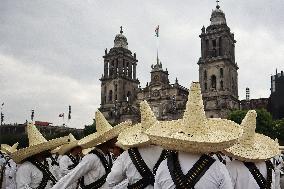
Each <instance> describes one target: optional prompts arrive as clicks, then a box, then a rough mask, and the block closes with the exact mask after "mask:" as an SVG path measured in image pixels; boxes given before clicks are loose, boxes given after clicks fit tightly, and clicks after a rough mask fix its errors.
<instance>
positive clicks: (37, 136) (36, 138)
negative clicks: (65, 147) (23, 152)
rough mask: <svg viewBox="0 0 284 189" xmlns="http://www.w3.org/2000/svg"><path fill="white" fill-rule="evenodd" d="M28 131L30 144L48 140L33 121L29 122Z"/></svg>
mask: <svg viewBox="0 0 284 189" xmlns="http://www.w3.org/2000/svg"><path fill="white" fill-rule="evenodd" d="M27 133H28V139H29V146H34V145H37V144H41V143H44V142H47V140H46V139H45V138H44V137H43V136H42V134H41V133H40V132H39V130H38V129H37V128H36V126H35V125H34V124H33V123H28V125H27Z"/></svg>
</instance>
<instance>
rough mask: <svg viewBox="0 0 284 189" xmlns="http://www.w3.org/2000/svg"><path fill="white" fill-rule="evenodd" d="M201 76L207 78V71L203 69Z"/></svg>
mask: <svg viewBox="0 0 284 189" xmlns="http://www.w3.org/2000/svg"><path fill="white" fill-rule="evenodd" d="M203 77H204V80H207V71H206V70H204V73H203Z"/></svg>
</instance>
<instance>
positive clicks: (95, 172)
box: [52, 153, 108, 189]
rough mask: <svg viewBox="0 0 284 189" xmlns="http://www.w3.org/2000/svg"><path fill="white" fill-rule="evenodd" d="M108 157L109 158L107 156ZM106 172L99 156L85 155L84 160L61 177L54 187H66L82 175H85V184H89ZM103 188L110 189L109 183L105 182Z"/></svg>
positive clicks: (61, 188) (58, 188) (54, 188)
mask: <svg viewBox="0 0 284 189" xmlns="http://www.w3.org/2000/svg"><path fill="white" fill-rule="evenodd" d="M106 159H107V160H108V157H107V156H106ZM105 174H106V171H105V168H104V166H103V164H102V163H101V160H100V159H99V157H98V156H97V155H95V154H92V153H90V154H87V155H86V156H84V157H83V158H82V161H81V162H80V163H79V164H78V165H77V166H76V167H75V168H74V169H73V170H72V171H71V172H70V173H68V174H67V175H65V176H64V177H63V178H61V179H60V180H59V182H57V183H56V185H54V186H53V187H52V189H65V188H67V187H68V186H70V185H71V184H72V183H74V182H76V181H77V180H79V179H80V178H81V177H82V176H84V183H85V185H89V184H91V183H93V182H95V181H97V180H98V179H99V178H101V177H102V176H103V175H105ZM101 189H108V186H107V184H106V183H105V184H104V185H103V186H102V187H101Z"/></svg>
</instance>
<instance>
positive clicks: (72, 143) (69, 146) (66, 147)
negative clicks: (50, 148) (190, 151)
mask: <svg viewBox="0 0 284 189" xmlns="http://www.w3.org/2000/svg"><path fill="white" fill-rule="evenodd" d="M68 136H69V138H70V142H69V143H67V144H64V145H62V146H60V148H59V149H58V150H57V152H58V153H59V155H64V154H65V153H66V152H69V151H70V150H71V149H72V148H75V147H77V146H79V145H78V140H76V138H75V137H74V136H73V135H72V134H71V133H70V134H69V135H68Z"/></svg>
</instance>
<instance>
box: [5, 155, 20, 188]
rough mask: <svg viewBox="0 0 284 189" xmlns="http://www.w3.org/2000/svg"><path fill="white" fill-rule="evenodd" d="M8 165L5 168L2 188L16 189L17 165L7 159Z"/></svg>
mask: <svg viewBox="0 0 284 189" xmlns="http://www.w3.org/2000/svg"><path fill="white" fill-rule="evenodd" d="M8 163H9V164H8ZM8 163H7V164H6V166H5V172H4V178H3V183H2V188H5V189H16V187H17V186H16V172H17V164H16V163H15V162H14V161H13V160H12V159H9V160H8ZM9 165H10V166H9Z"/></svg>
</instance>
